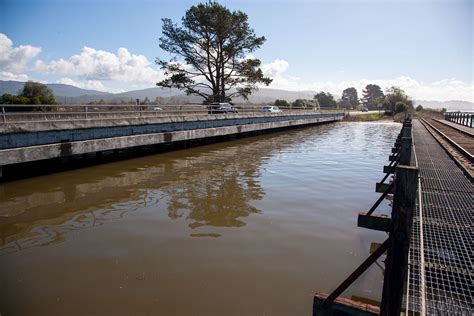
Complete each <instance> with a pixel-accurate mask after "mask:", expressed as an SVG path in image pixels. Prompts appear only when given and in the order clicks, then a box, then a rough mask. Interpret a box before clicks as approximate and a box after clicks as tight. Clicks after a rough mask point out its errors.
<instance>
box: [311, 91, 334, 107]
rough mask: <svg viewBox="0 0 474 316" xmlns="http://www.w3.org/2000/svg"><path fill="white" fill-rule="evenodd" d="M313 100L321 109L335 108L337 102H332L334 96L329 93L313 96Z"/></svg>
mask: <svg viewBox="0 0 474 316" xmlns="http://www.w3.org/2000/svg"><path fill="white" fill-rule="evenodd" d="M314 99H315V100H317V101H318V104H319V106H320V107H322V108H335V107H337V102H336V100H334V96H333V95H332V94H331V93H329V92H327V93H326V92H319V93H318V94H316V95H315V96H314Z"/></svg>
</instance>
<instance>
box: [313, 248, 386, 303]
mask: <svg viewBox="0 0 474 316" xmlns="http://www.w3.org/2000/svg"><path fill="white" fill-rule="evenodd" d="M388 243H389V240H388V239H387V240H385V241H384V243H383V244H382V245H380V247H378V248H377V250H375V251H374V252H373V253H372V254H371V255H370V256H369V257H368V258H367V259H365V261H364V262H362V263H361V265H360V266H359V267H358V268H357V269H355V271H354V272H352V274H351V275H350V276H349V277H348V278H347V279H345V280H344V282H342V283H341V285H339V286H338V287H337V288H336V289H335V290H334V291H333V292H332V293H331V294H330V295H329V296H328V297H327V298H326V300H325V301H324V302H323V304H322V309H323V310H324V309H326V308H328V307H329V306H330V305H331V303H332V302H333V301H334V299H335V298H336V297H338V296H339V295H341V294H342V292H344V291H345V290H346V289H347V288H348V287H349V285H351V284H352V283H354V281H355V280H357V278H358V277H359V276H361V275H362V273H364V272H365V270H367V268H369V267H370V266H371V265H372V263H374V262H375V261H376V260H377V259H378V258H379V257H380V256H382V255H383V254H384V253H385V251H386V250H387V246H388Z"/></svg>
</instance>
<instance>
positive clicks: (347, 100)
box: [339, 87, 359, 109]
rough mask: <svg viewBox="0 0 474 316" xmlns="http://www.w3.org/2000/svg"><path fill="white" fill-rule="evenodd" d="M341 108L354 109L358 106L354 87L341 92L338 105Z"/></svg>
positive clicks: (357, 97)
mask: <svg viewBox="0 0 474 316" xmlns="http://www.w3.org/2000/svg"><path fill="white" fill-rule="evenodd" d="M339 104H340V107H342V108H346V109H349V108H355V107H357V106H358V105H359V96H358V94H357V90H356V88H354V87H350V88H347V89H344V91H342V97H341V102H340V103H339Z"/></svg>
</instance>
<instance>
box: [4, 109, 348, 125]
mask: <svg viewBox="0 0 474 316" xmlns="http://www.w3.org/2000/svg"><path fill="white" fill-rule="evenodd" d="M0 107H1V116H2V119H1V121H0V124H1V123H21V122H33V121H58V120H84V119H85V120H90V119H106V118H108V119H113V118H153V117H170V116H185V115H216V114H246V115H255V116H257V115H281V114H284V115H298V114H312V113H328V114H330V113H341V114H343V113H344V110H343V109H323V110H319V109H310V108H306V109H295V108H281V110H282V112H280V113H262V111H261V110H262V107H263V106H254V105H242V106H236V109H237V113H233V112H228V113H224V112H218V113H216V111H215V110H214V111H213V113H210V112H209V110H208V108H207V107H206V106H205V105H122V104H94V105H86V104H68V105H19V104H1V105H0Z"/></svg>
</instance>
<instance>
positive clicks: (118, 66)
mask: <svg viewBox="0 0 474 316" xmlns="http://www.w3.org/2000/svg"><path fill="white" fill-rule="evenodd" d="M41 51H42V49H41V47H34V46H31V45H20V46H18V47H14V45H13V41H12V40H11V39H10V38H8V37H7V36H6V35H5V34H3V33H0V79H1V80H18V81H27V80H32V79H33V77H41V76H43V77H44V76H48V77H49V78H53V80H55V81H56V82H57V83H64V84H70V85H73V86H76V87H79V88H84V89H93V90H99V91H107V92H123V91H124V90H132V89H140V88H145V87H154V86H155V84H156V82H158V81H161V80H162V79H163V78H164V75H163V72H162V71H161V70H159V69H158V68H157V67H156V66H155V65H154V63H152V62H151V61H150V60H148V58H147V57H146V56H144V55H140V54H133V53H131V52H130V51H129V50H128V49H127V48H119V49H118V50H117V52H108V51H104V50H98V49H95V48H91V47H83V48H82V49H81V51H80V52H79V53H78V54H75V55H72V56H70V57H69V58H65V59H63V58H61V59H57V60H52V61H48V62H46V61H43V60H41V59H38V58H37V57H38V55H39V54H40V53H41ZM246 58H254V57H253V56H252V55H249V56H247V57H246ZM31 64H34V65H33V66H31ZM261 68H262V70H263V72H264V73H265V75H267V76H270V77H271V78H273V82H272V84H271V85H270V88H274V89H283V90H292V91H301V90H312V91H326V92H331V93H332V94H334V95H335V96H336V97H340V96H341V94H342V91H343V90H344V89H345V88H348V87H354V88H356V89H357V90H358V91H359V95H361V94H362V90H363V89H364V87H365V86H366V85H367V84H377V85H379V86H381V87H382V88H383V89H385V88H388V87H391V86H398V87H400V88H402V89H403V90H405V91H406V92H407V94H408V95H410V96H411V97H412V98H414V99H417V100H438V101H447V100H464V101H471V102H474V82H464V81H460V80H456V79H455V78H446V79H442V80H438V81H433V82H421V81H417V80H416V79H414V78H411V77H410V76H400V77H397V78H392V79H384V78H381V79H357V80H346V81H339V82H335V81H311V80H309V81H308V80H303V79H301V78H299V77H296V76H293V75H291V74H290V73H289V72H290V69H291V67H290V63H289V62H288V61H286V60H284V59H275V60H273V61H272V62H270V63H264V64H262V67H261ZM335 71H337V70H335ZM114 85H115V86H117V85H119V86H120V87H122V88H121V89H117V88H113V87H112V86H114Z"/></svg>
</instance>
